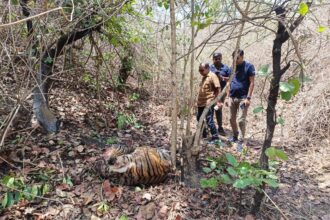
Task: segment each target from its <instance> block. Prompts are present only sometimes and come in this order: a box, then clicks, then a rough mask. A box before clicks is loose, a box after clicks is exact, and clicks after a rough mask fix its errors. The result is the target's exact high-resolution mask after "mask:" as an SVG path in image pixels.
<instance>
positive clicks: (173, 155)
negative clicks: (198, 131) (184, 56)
mask: <svg viewBox="0 0 330 220" xmlns="http://www.w3.org/2000/svg"><path fill="white" fill-rule="evenodd" d="M170 17H171V50H172V57H171V78H172V91H173V93H172V96H173V97H172V131H171V161H172V165H173V168H174V169H176V144H177V86H176V83H177V80H176V62H177V61H176V22H175V6H174V0H170Z"/></svg>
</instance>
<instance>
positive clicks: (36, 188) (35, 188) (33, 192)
mask: <svg viewBox="0 0 330 220" xmlns="http://www.w3.org/2000/svg"><path fill="white" fill-rule="evenodd" d="M38 192H39V187H38V186H37V185H33V186H32V189H31V194H32V199H33V198H35V197H36V196H37V195H38Z"/></svg>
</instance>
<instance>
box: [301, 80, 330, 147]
mask: <svg viewBox="0 0 330 220" xmlns="http://www.w3.org/2000/svg"><path fill="white" fill-rule="evenodd" d="M323 85H324V86H323V88H319V89H318V91H319V94H318V95H314V96H309V97H308V98H307V99H306V100H305V101H304V103H303V105H304V106H303V110H302V111H301V112H300V115H299V119H298V121H297V125H298V126H297V131H298V134H299V138H300V141H301V142H302V143H304V144H305V145H309V144H313V143H319V142H320V141H322V140H323V139H330V126H329V124H330V117H329V116H330V88H329V87H328V85H327V83H324V84H323Z"/></svg>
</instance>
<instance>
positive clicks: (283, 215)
mask: <svg viewBox="0 0 330 220" xmlns="http://www.w3.org/2000/svg"><path fill="white" fill-rule="evenodd" d="M261 190H262V192H263V193H264V194H265V196H266V197H267V198H268V199H269V200H270V201H271V202H272V203H273V205H274V206H275V208H276V209H277V210H278V211H279V212H280V213H281V215H282V217H283V218H284V219H285V220H289V219H288V218H287V217H286V215H285V214H284V213H283V211H282V210H281V209H280V208H279V207H278V206H277V205H276V203H275V202H274V201H273V200H272V199H271V198H270V197H269V195H268V194H267V193H266V192H265V190H263V189H261Z"/></svg>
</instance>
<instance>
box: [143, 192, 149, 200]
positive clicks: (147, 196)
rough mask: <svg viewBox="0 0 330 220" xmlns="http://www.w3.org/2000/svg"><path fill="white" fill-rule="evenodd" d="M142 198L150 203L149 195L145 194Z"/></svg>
mask: <svg viewBox="0 0 330 220" xmlns="http://www.w3.org/2000/svg"><path fill="white" fill-rule="evenodd" d="M142 198H143V199H146V200H148V201H150V200H151V194H150V193H145V194H143V196H142Z"/></svg>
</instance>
